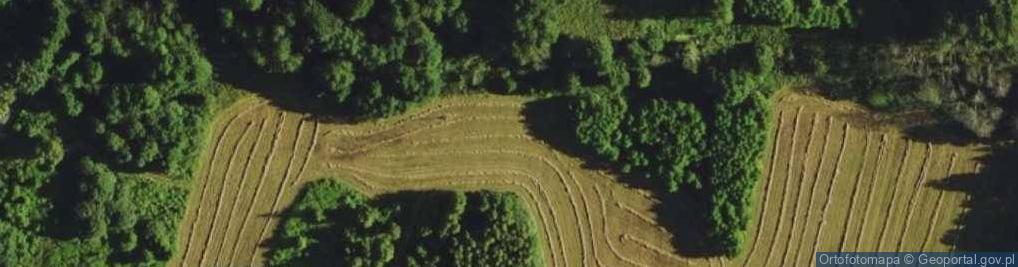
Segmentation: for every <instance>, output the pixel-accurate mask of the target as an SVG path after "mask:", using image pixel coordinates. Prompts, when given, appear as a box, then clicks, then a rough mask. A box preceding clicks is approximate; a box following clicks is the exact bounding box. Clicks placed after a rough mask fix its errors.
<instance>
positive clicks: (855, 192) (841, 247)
mask: <svg viewBox="0 0 1018 267" xmlns="http://www.w3.org/2000/svg"><path fill="white" fill-rule="evenodd" d="M872 138H873V133H872V132H867V133H866V145H865V146H864V148H863V152H862V166H861V167H859V173H858V174H856V176H855V185H854V186H853V187H852V198H850V200H849V201H848V216H846V217H845V231H844V232H841V242H840V243H838V251H845V243H847V242H848V236H849V235H851V233H852V217H855V216H854V215H855V202H856V199H859V185H860V184H862V179H863V178H862V177H863V176H864V174H865V173H866V163H867V158H866V156H867V155H869V153H870V143H871V142H870V140H871V139H872ZM863 216H866V215H865V214H863Z"/></svg>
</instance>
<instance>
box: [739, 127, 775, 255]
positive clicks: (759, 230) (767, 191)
mask: <svg viewBox="0 0 1018 267" xmlns="http://www.w3.org/2000/svg"><path fill="white" fill-rule="evenodd" d="M783 125H785V111H784V110H782V111H780V112H778V126H777V127H776V128H778V129H777V133H775V134H774V145H773V146H774V147H773V148H772V150H771V164H770V167H769V169H768V171H767V185H766V186H765V187H764V199H763V202H762V203H760V205H761V206H762V207H761V208H760V209H761V210H762V211H761V212H760V217H759V218H760V219H758V220H757V222H756V234H754V235H753V244H752V245H750V247H749V253H748V254H746V255H747V256H746V259H744V260H743V261H742V266H746V265H747V264H749V261H750V260H751V259H752V258H753V255H756V248H757V247H758V246H759V245H760V235H762V234H763V221H764V219H765V218H767V206H768V205H767V204H770V198H771V191H772V190H771V188H772V187H773V184H774V170H775V168H776V167H777V163H778V155H780V154H779V152H780V151H781V150H780V148H781V130H782V129H784V127H782V126H783Z"/></svg>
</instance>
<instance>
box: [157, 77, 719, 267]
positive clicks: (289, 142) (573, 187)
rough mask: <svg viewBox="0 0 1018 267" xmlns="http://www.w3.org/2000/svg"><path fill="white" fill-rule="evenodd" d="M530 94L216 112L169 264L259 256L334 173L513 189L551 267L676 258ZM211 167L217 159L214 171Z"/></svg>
mask: <svg viewBox="0 0 1018 267" xmlns="http://www.w3.org/2000/svg"><path fill="white" fill-rule="evenodd" d="M530 99H531V98H525V97H513V96H493V95H469V96H449V97H443V98H442V99H441V100H437V101H435V102H433V103H431V104H428V105H426V106H424V107H422V108H419V109H417V110H415V111H412V112H409V113H407V114H405V115H401V116H396V117H393V118H389V119H385V120H379V121H372V122H366V123H359V124H341V123H329V122H323V121H316V120H313V119H311V118H310V117H308V116H307V115H304V114H298V113H293V112H288V111H282V110H280V109H278V108H275V107H273V106H271V105H269V104H267V102H266V101H264V100H261V99H258V98H254V97H251V98H247V99H244V100H241V101H240V102H239V103H238V104H236V105H234V107H232V108H231V109H229V110H228V111H226V112H223V114H222V115H221V116H220V117H219V119H218V121H217V122H216V126H215V130H213V131H212V137H211V138H210V139H209V140H210V141H209V143H210V145H211V148H210V149H208V150H207V152H206V154H207V155H206V156H205V158H204V159H203V161H204V162H203V164H204V166H203V167H202V171H201V172H199V174H198V175H197V176H196V177H195V179H194V184H193V185H192V191H191V194H190V197H189V202H188V209H187V211H186V213H185V216H184V220H183V222H182V224H181V227H180V234H179V237H178V244H179V249H178V253H177V254H178V255H177V256H176V257H175V258H174V259H172V260H171V262H170V265H171V266H258V265H262V264H263V262H264V259H263V256H264V255H263V254H264V253H265V251H266V248H265V247H264V246H263V244H264V243H263V242H264V241H265V240H268V239H269V238H271V235H272V233H273V229H274V228H275V226H276V224H277V223H278V222H279V220H278V218H277V217H276V216H275V214H278V213H280V212H281V211H283V210H285V208H286V207H287V206H288V205H289V203H291V202H292V201H293V200H294V198H295V197H296V195H297V193H299V191H300V189H301V187H302V185H303V184H304V183H307V182H309V181H312V180H314V179H320V178H323V177H332V178H335V179H340V180H344V181H346V182H347V183H348V184H350V185H353V186H355V187H357V188H359V189H360V190H361V191H362V192H363V193H365V194H367V195H377V194H382V193H386V192H393V191H401V190H423V189H462V190H479V189H491V190H500V191H511V192H514V193H516V194H517V195H518V196H519V197H520V198H521V199H522V200H524V201H525V202H526V203H527V205H528V210H529V211H530V214H531V217H532V218H533V221H534V223H535V224H536V225H537V226H538V233H539V236H540V238H541V240H542V250H543V251H544V255H545V258H546V265H547V266H561V267H567V266H606V267H611V266H683V265H688V264H687V263H697V262H699V261H702V262H703V263H706V261H705V260H689V259H684V258H681V257H678V256H676V255H675V254H674V253H672V251H673V249H672V247H671V245H670V242H671V241H670V239H671V235H670V234H669V233H668V232H667V231H665V230H664V229H663V228H661V227H660V226H658V224H657V223H656V222H655V220H656V217H655V215H654V214H653V213H652V212H651V211H650V209H651V207H652V206H653V205H654V204H655V200H654V199H653V198H652V197H651V196H650V193H649V192H646V191H642V190H638V189H635V188H629V187H627V186H625V185H623V184H620V183H617V182H615V181H614V180H613V178H612V177H611V176H610V175H609V174H607V173H603V172H601V171H598V170H590V169H585V168H583V167H581V165H583V163H582V162H581V161H580V160H579V159H575V158H572V157H569V156H567V155H565V154H563V153H560V152H558V151H556V150H554V149H552V148H551V147H550V146H549V145H547V144H545V143H544V142H542V141H539V140H537V139H534V138H533V137H531V136H530V135H528V132H527V128H526V125H525V124H524V122H523V115H522V114H521V112H522V108H523V105H524V103H525V102H527V101H529V100H530ZM209 170H212V171H211V172H209Z"/></svg>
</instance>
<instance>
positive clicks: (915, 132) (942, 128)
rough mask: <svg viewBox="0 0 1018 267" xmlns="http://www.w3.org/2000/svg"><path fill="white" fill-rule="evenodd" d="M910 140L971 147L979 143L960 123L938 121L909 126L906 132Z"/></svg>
mask: <svg viewBox="0 0 1018 267" xmlns="http://www.w3.org/2000/svg"><path fill="white" fill-rule="evenodd" d="M904 133H905V135H906V136H908V137H909V139H913V140H916V141H920V142H926V143H933V144H937V145H942V144H951V145H958V146H963V145H971V144H975V143H978V142H979V140H978V139H977V137H976V136H974V135H972V133H971V132H969V131H968V130H967V129H965V127H963V126H961V125H959V124H958V123H952V122H944V121H938V122H933V123H926V124H920V125H913V126H908V127H906V128H905V131H904Z"/></svg>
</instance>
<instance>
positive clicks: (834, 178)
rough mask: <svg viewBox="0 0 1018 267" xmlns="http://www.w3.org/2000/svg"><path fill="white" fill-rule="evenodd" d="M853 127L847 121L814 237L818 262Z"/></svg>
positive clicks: (811, 259) (814, 255) (814, 251)
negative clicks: (828, 215)
mask: <svg viewBox="0 0 1018 267" xmlns="http://www.w3.org/2000/svg"><path fill="white" fill-rule="evenodd" d="M851 130H852V127H851V126H849V124H848V123H847V122H846V123H845V132H844V133H843V134H842V137H841V148H840V149H839V151H838V159H837V160H836V161H835V163H834V173H832V174H831V186H830V187H828V188H827V201H825V202H824V210H823V212H821V213H820V226H818V227H817V234H816V237H814V238H813V253H812V254H810V255H811V257H810V262H816V255H817V253H816V252H817V250H818V249H820V240H821V239H820V238H821V237H823V236H822V235H820V233H823V232H824V226H825V225H827V210H828V209H830V207H831V199H832V197H831V196H833V195H834V186H835V185H837V181H838V174H840V173H841V160H842V159H844V156H845V147H846V146H847V145H848V136H849V133H851V132H852V131H851Z"/></svg>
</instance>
